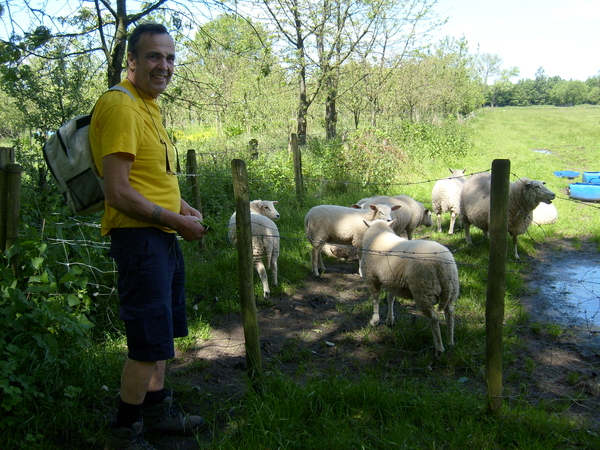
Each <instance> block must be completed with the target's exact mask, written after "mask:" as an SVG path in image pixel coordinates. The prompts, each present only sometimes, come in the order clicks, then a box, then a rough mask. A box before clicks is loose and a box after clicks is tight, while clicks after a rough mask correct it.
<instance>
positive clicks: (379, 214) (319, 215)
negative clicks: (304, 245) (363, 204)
mask: <svg viewBox="0 0 600 450" xmlns="http://www.w3.org/2000/svg"><path fill="white" fill-rule="evenodd" d="M398 208H400V206H393V207H390V206H389V205H371V206H370V207H369V208H368V209H361V208H358V207H356V208H354V207H346V206H338V205H319V206H315V207H314V208H311V209H310V210H309V211H308V213H306V216H305V217H304V229H305V231H306V238H307V239H308V241H309V242H310V243H311V244H312V246H313V248H312V252H311V257H310V261H311V266H312V271H313V273H314V274H315V277H317V278H318V277H319V276H320V272H319V270H320V271H321V272H324V271H325V265H324V264H323V255H322V252H321V251H322V249H323V246H324V245H325V244H326V243H330V244H342V245H351V246H353V247H355V248H356V249H357V252H358V253H359V255H360V248H361V247H362V238H363V234H364V232H365V226H364V223H363V221H364V220H368V221H371V220H374V219H381V220H385V221H387V222H390V221H391V220H392V211H395V210H397V209H398ZM358 273H359V274H362V269H361V265H360V260H359V268H358Z"/></svg>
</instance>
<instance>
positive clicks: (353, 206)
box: [350, 204, 361, 209]
mask: <svg viewBox="0 0 600 450" xmlns="http://www.w3.org/2000/svg"><path fill="white" fill-rule="evenodd" d="M350 208H354V209H361V207H360V206H358V205H356V204H354V205H350Z"/></svg>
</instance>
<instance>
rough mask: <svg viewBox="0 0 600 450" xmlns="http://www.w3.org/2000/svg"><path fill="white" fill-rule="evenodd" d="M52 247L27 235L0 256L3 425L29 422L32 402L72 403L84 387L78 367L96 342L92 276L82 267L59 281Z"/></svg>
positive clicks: (62, 405)
mask: <svg viewBox="0 0 600 450" xmlns="http://www.w3.org/2000/svg"><path fill="white" fill-rule="evenodd" d="M46 251H47V244H45V243H42V242H39V241H34V240H24V241H17V243H15V245H13V246H12V247H11V248H10V250H7V251H6V252H4V253H3V254H2V255H0V277H1V278H2V280H3V283H2V285H1V286H0V289H1V290H0V330H1V331H0V354H1V356H0V390H1V392H2V395H1V396H0V411H2V416H1V419H0V422H1V424H2V427H4V426H11V425H18V424H20V423H23V419H24V418H23V417H22V416H23V415H29V414H30V405H31V404H32V403H36V404H38V405H40V406H41V407H42V408H43V405H49V404H52V405H53V408H56V407H57V406H58V407H59V408H69V407H70V406H72V405H73V404H74V402H75V400H76V398H77V396H78V395H79V393H80V392H81V388H80V387H78V386H77V381H76V380H77V374H76V373H75V372H77V371H74V370H73V368H74V367H75V366H76V365H77V364H78V363H77V361H78V355H80V354H81V352H82V351H84V350H86V349H88V348H89V347H90V345H91V340H90V338H89V331H90V329H91V328H92V327H93V324H92V323H91V322H90V320H89V319H88V317H87V314H86V313H87V312H89V310H90V305H91V300H90V297H89V296H88V294H87V281H88V280H87V277H85V276H83V275H82V273H81V269H80V268H78V267H73V268H71V269H70V270H69V271H67V273H66V274H65V275H64V276H62V277H61V279H60V280H56V279H55V276H54V274H53V273H52V271H51V270H50V269H49V267H48V266H49V263H50V262H51V261H49V260H48V259H47V254H46ZM70 372H71V373H70ZM8 412H10V414H8Z"/></svg>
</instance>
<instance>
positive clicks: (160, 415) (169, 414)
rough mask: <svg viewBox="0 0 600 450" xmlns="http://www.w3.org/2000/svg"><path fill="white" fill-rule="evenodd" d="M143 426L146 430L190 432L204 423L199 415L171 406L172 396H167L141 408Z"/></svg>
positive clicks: (201, 426)
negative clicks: (189, 413) (156, 402)
mask: <svg viewBox="0 0 600 450" xmlns="http://www.w3.org/2000/svg"><path fill="white" fill-rule="evenodd" d="M141 414H142V418H143V419H144V427H145V428H146V430H148V431H170V432H182V433H184V434H191V433H192V432H194V430H199V429H200V428H203V427H204V426H205V425H206V422H205V421H204V419H203V418H202V417H200V416H189V415H187V414H182V413H181V412H179V411H178V410H177V408H175V406H173V398H172V397H170V396H169V397H167V398H165V399H164V400H163V401H162V402H161V403H159V404H158V405H154V406H149V407H147V408H142V412H141Z"/></svg>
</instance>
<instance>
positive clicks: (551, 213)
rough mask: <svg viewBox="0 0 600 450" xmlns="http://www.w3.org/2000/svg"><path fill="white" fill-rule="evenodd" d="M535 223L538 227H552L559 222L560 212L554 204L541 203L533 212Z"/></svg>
mask: <svg viewBox="0 0 600 450" xmlns="http://www.w3.org/2000/svg"><path fill="white" fill-rule="evenodd" d="M532 219H533V223H534V224H537V225H550V224H553V223H556V221H557V220H558V211H557V210H556V206H554V204H553V203H552V204H549V205H548V204H546V203H540V204H539V205H537V207H536V208H535V209H534V210H533V214H532Z"/></svg>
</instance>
